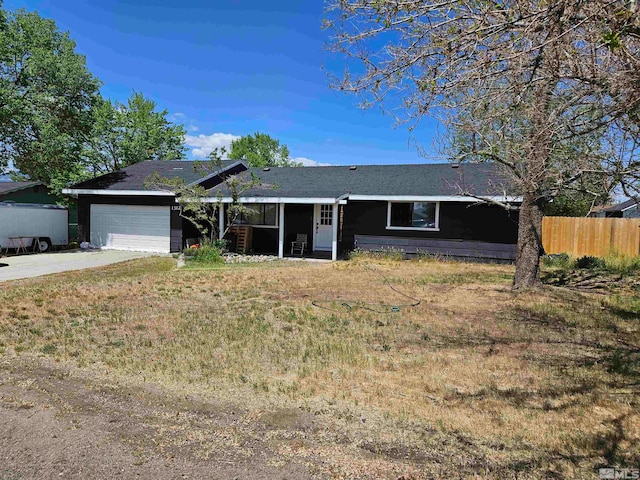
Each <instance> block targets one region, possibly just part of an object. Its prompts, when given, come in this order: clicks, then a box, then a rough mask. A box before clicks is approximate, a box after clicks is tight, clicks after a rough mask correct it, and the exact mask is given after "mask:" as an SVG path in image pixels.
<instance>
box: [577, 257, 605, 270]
mask: <svg viewBox="0 0 640 480" xmlns="http://www.w3.org/2000/svg"><path fill="white" fill-rule="evenodd" d="M605 266H606V265H605V261H604V260H603V259H602V258H598V257H592V256H590V255H585V256H584V257H580V258H578V259H576V262H575V267H576V268H582V269H587V270H594V269H597V268H604V267H605Z"/></svg>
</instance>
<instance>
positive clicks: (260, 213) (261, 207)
mask: <svg viewBox="0 0 640 480" xmlns="http://www.w3.org/2000/svg"><path fill="white" fill-rule="evenodd" d="M245 206H246V205H245ZM247 208H248V211H247V212H245V213H243V214H242V215H240V218H238V220H237V221H236V223H237V224H239V225H253V226H270V227H273V226H277V225H278V221H277V219H278V205H277V204H275V203H257V204H254V205H251V206H248V207H247Z"/></svg>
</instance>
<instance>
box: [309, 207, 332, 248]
mask: <svg viewBox="0 0 640 480" xmlns="http://www.w3.org/2000/svg"><path fill="white" fill-rule="evenodd" d="M313 225H314V227H313V228H314V229H313V249H314V250H323V251H331V246H332V241H333V205H331V204H328V205H314V209H313Z"/></svg>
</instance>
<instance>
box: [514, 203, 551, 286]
mask: <svg viewBox="0 0 640 480" xmlns="http://www.w3.org/2000/svg"><path fill="white" fill-rule="evenodd" d="M543 252H544V249H543V247H542V209H541V208H540V205H538V204H537V203H536V201H535V199H534V198H533V196H532V195H530V194H525V195H524V197H523V199H522V205H521V206H520V219H519V222H518V246H517V255H516V273H515V276H514V277H513V289H514V290H527V289H536V288H541V287H542V281H541V280H540V256H541V255H542V254H543Z"/></svg>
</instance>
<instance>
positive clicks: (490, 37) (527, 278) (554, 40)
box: [325, 0, 640, 289]
mask: <svg viewBox="0 0 640 480" xmlns="http://www.w3.org/2000/svg"><path fill="white" fill-rule="evenodd" d="M637 13H638V5H637V4H636V3H635V2H631V3H626V2H623V1H615V0H614V1H604V0H594V1H590V2H584V1H581V0H559V1H554V2H548V1H543V0H537V1H531V2H524V1H521V0H505V1H498V2H496V1H485V0H476V1H472V2H469V1H462V0H460V1H458V0H445V1H442V2H434V1H429V0H332V2H331V3H330V5H329V8H328V11H327V16H328V18H327V20H326V21H325V26H326V27H327V28H328V29H331V30H333V31H334V32H335V36H334V37H333V39H332V41H331V45H330V47H331V49H332V50H333V51H335V52H338V53H340V54H341V55H343V56H345V57H346V58H347V59H348V61H350V64H349V66H348V67H347V69H346V71H345V73H344V75H341V76H340V77H338V78H334V80H333V83H332V86H333V87H334V88H337V89H340V90H342V91H346V92H352V93H355V94H358V95H360V96H361V98H363V103H362V105H363V106H364V107H370V106H372V105H380V106H382V107H383V108H384V109H385V110H386V111H387V112H389V113H391V114H393V115H394V116H395V117H396V118H397V120H398V121H400V122H407V123H408V124H409V125H410V128H415V127H416V126H417V125H418V123H419V122H420V120H421V119H422V118H423V117H424V116H426V115H433V116H436V117H437V118H439V119H440V120H441V122H443V124H444V125H445V126H446V127H447V129H448V132H449V134H450V135H451V134H453V133H454V132H455V134H456V135H457V136H458V137H462V138H463V139H465V141H466V143H465V145H466V147H465V148H463V149H458V151H457V152H455V153H456V155H454V158H453V160H454V161H492V162H495V163H497V164H499V165H501V166H502V167H503V168H504V170H505V172H506V173H507V174H508V175H509V177H510V179H511V181H512V184H513V186H514V188H515V189H516V190H517V191H518V192H519V193H520V195H521V196H522V203H521V205H520V222H519V230H518V246H517V260H516V273H515V277H514V288H515V289H520V288H532V287H538V286H540V285H541V282H540V273H539V263H540V262H539V260H540V255H541V254H542V252H543V248H542V235H541V230H542V215H543V210H544V209H545V207H546V206H547V205H548V204H549V203H550V202H551V201H552V200H553V199H554V198H558V197H561V196H563V195H566V194H567V193H568V192H570V191H572V189H576V190H579V189H580V188H581V187H580V185H588V184H590V183H592V182H593V181H596V182H597V185H599V190H600V191H604V192H610V191H611V190H612V189H613V188H615V187H616V186H618V185H619V186H621V188H622V189H623V190H624V191H625V192H629V193H631V192H637V191H638V189H639V188H640V182H639V170H640V169H639V166H640V165H639V164H640V161H639V158H638V145H639V139H640V136H639V132H638V126H639V124H640V122H638V119H639V118H640V115H639V114H640V24H639V21H638V15H637ZM351 61H352V62H355V66H353V65H352V64H351ZM457 145H460V142H458V144H457ZM448 146H449V147H450V148H449V149H450V150H452V151H455V150H456V148H455V147H456V144H455V143H454V142H449V144H448ZM452 147H453V148H452ZM587 177H588V180H587V181H585V179H587ZM469 193H472V192H469ZM594 193H595V192H594ZM505 206H506V207H509V206H508V205H505Z"/></svg>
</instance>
